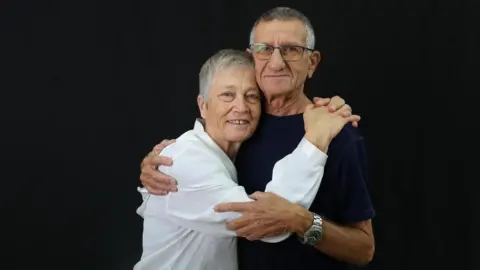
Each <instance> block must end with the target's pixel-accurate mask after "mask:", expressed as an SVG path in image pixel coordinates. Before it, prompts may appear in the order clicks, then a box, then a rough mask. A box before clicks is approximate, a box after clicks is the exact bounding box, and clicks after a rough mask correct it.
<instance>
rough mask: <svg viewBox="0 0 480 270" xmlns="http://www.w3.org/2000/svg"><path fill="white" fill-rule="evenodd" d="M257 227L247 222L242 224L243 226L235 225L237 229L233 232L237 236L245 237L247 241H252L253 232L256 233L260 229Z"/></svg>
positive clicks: (257, 225)
mask: <svg viewBox="0 0 480 270" xmlns="http://www.w3.org/2000/svg"><path fill="white" fill-rule="evenodd" d="M242 225H243V224H242ZM259 226H260V225H259V224H256V223H252V222H249V223H247V224H244V226H238V225H237V226H236V227H237V229H236V230H235V232H236V234H237V236H240V237H245V238H247V239H248V240H251V241H252V239H254V237H255V231H258V230H259V229H261V228H258V227H259ZM257 234H258V233H257ZM252 236H253V238H252ZM249 237H250V238H249ZM255 240H256V239H255Z"/></svg>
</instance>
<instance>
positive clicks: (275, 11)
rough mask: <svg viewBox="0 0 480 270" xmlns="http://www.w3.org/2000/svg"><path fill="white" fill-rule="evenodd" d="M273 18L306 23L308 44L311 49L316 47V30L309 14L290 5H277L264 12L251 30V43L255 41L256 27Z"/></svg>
mask: <svg viewBox="0 0 480 270" xmlns="http://www.w3.org/2000/svg"><path fill="white" fill-rule="evenodd" d="M273 20H279V21H290V20H299V21H301V22H302V23H303V24H304V25H305V31H306V32H307V40H306V46H307V48H309V49H312V50H313V49H314V47H315V32H314V31H313V26H312V24H311V23H310V20H309V19H308V18H307V16H305V15H303V13H301V12H300V11H298V10H296V9H293V8H289V7H276V8H272V9H270V10H269V11H267V12H265V13H263V14H262V15H261V16H260V18H258V19H257V21H256V22H255V23H254V24H253V27H252V30H251V31H250V43H249V44H253V43H255V40H254V33H255V27H257V25H258V24H259V23H260V22H270V21H273Z"/></svg>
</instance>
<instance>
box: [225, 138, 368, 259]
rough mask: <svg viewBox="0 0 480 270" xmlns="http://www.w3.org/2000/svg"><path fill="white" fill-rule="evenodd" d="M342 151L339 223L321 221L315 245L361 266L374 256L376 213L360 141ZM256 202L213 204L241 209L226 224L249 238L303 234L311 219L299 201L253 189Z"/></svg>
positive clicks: (328, 253) (229, 210) (325, 251)
mask: <svg viewBox="0 0 480 270" xmlns="http://www.w3.org/2000/svg"><path fill="white" fill-rule="evenodd" d="M346 151H347V152H345V153H344V154H343V160H342V168H340V171H341V172H342V175H340V176H339V178H340V179H338V181H344V183H342V185H344V186H345V189H344V195H343V196H344V197H343V202H344V203H343V205H342V207H341V208H339V209H338V211H339V216H340V220H339V221H340V222H341V223H342V224H348V225H339V224H336V223H334V222H331V221H329V220H327V219H324V220H323V234H322V239H321V240H320V241H319V242H318V243H317V244H316V245H315V248H317V249H318V250H319V251H321V252H324V253H325V254H327V255H329V256H331V257H334V258H336V259H338V260H341V261H346V262H348V263H351V264H356V265H363V264H366V263H368V262H370V260H371V259H372V257H373V254H374V250H375V242H374V236H373V231H372V225H371V219H372V218H373V216H374V215H375V212H374V209H373V206H372V203H371V201H370V196H369V193H368V189H367V186H366V154H365V146H364V144H363V141H357V142H355V143H353V144H352V145H349V146H348V147H347V148H346ZM250 197H251V198H253V199H255V200H256V201H255V202H250V203H229V204H223V205H220V206H217V207H216V211H219V212H232V211H233V212H241V213H243V214H244V215H243V216H242V217H241V218H238V219H236V220H232V221H230V222H229V223H228V224H227V227H228V228H229V229H230V230H234V231H236V232H237V235H239V236H242V237H246V238H247V239H249V240H258V239H259V238H263V237H265V236H272V235H276V232H278V231H281V230H288V231H291V232H295V233H297V235H298V236H300V237H302V238H303V236H304V233H305V232H306V231H307V230H308V229H309V228H310V226H311V225H312V221H313V216H312V213H311V212H310V211H309V210H307V209H305V207H302V206H300V205H298V204H292V203H290V202H288V201H286V200H284V199H283V198H281V197H279V196H277V195H275V194H273V193H263V192H256V193H255V194H254V195H253V196H250Z"/></svg>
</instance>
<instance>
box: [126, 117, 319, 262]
mask: <svg viewBox="0 0 480 270" xmlns="http://www.w3.org/2000/svg"><path fill="white" fill-rule="evenodd" d="M161 155H164V156H169V157H171V158H172V159H173V165H172V166H161V167H159V170H160V171H162V172H163V173H165V174H168V175H170V176H172V177H173V178H175V179H176V180H177V181H178V192H175V193H169V194H168V195H166V196H155V195H151V194H149V193H148V192H147V190H146V189H144V188H139V192H140V193H141V194H142V198H143V203H142V205H141V206H140V207H139V208H138V210H137V213H138V214H139V215H140V216H142V217H143V218H144V229H143V254H142V257H141V259H140V261H139V262H138V263H137V264H136V265H135V267H134V269H135V270H161V269H162V270H167V269H168V270H236V269H237V268H238V266H237V246H236V237H235V236H236V235H235V232H234V231H230V230H228V229H227V228H226V224H225V223H226V222H227V221H229V220H232V219H234V218H237V217H239V216H241V213H216V212H215V211H214V210H213V209H214V207H215V205H217V204H219V203H224V202H248V201H252V200H251V199H250V198H249V197H248V194H247V193H246V192H245V189H244V188H243V187H242V186H239V185H238V184H237V173H236V170H235V166H234V164H233V162H232V161H231V160H230V159H229V158H228V156H227V155H226V154H225V152H223V150H222V149H220V147H219V146H218V145H217V144H216V143H215V142H214V141H213V140H212V139H211V138H210V136H209V135H208V134H207V133H206V132H205V131H204V129H203V125H202V124H201V123H200V122H199V121H198V120H197V121H196V123H195V126H194V129H193V130H190V131H187V132H186V133H184V134H183V135H181V136H180V137H179V138H178V139H177V140H176V142H175V143H173V144H171V145H169V146H167V147H166V148H165V149H164V150H163V151H162V152H161ZM326 160H327V155H326V154H325V153H323V152H321V151H320V150H319V149H318V148H316V147H315V146H314V145H313V144H311V143H310V142H309V141H308V140H306V139H305V138H304V139H302V141H301V142H300V143H299V145H298V146H297V148H296V149H295V150H294V151H293V152H292V153H291V154H289V155H287V156H286V157H285V158H283V159H282V160H280V161H278V162H277V163H276V164H275V166H274V168H273V174H272V178H273V179H272V181H270V182H269V183H268V184H267V186H266V188H265V192H273V193H276V194H277V195H279V196H282V197H283V198H285V199H287V200H288V201H290V202H292V203H298V204H301V205H302V206H304V207H305V208H309V207H310V205H311V204H312V202H313V200H314V198H315V196H316V194H317V191H318V188H319V187H320V182H321V180H322V177H323V170H324V165H325V162H326ZM290 234H291V233H285V234H283V235H280V236H276V237H272V238H268V239H262V241H265V242H271V243H275V242H280V241H283V240H285V239H286V238H288V237H289V236H290Z"/></svg>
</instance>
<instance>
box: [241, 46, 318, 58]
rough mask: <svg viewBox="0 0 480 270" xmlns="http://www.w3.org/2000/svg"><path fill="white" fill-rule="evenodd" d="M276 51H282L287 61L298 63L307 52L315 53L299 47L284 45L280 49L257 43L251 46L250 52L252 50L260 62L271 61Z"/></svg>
mask: <svg viewBox="0 0 480 270" xmlns="http://www.w3.org/2000/svg"><path fill="white" fill-rule="evenodd" d="M275 49H278V50H279V51H280V54H281V55H282V57H283V60H285V61H298V60H300V59H301V58H302V56H303V53H304V52H305V50H307V51H313V49H310V48H307V47H303V46H297V45H282V46H278V47H275V46H271V45H267V44H263V43H255V44H251V45H250V50H252V54H253V57H255V58H257V59H259V60H269V59H270V57H272V54H273V52H274V51H275Z"/></svg>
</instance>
